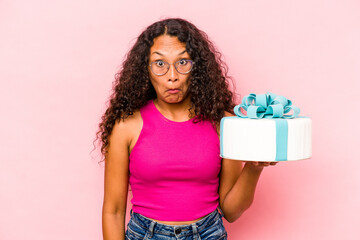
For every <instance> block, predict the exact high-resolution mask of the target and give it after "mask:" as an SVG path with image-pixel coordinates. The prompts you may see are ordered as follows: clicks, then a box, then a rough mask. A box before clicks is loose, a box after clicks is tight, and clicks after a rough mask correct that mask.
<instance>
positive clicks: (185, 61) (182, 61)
mask: <svg viewBox="0 0 360 240" xmlns="http://www.w3.org/2000/svg"><path fill="white" fill-rule="evenodd" d="M187 63H188V60H186V59H181V60H180V61H179V64H180V65H186V64H187Z"/></svg>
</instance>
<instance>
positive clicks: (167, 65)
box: [149, 59, 194, 76]
mask: <svg viewBox="0 0 360 240" xmlns="http://www.w3.org/2000/svg"><path fill="white" fill-rule="evenodd" d="M181 61H186V62H187V63H190V64H191V66H190V70H188V71H186V72H181V71H179V69H178V66H180V65H179V64H180V62H181ZM159 62H162V63H164V64H165V65H164V67H166V71H165V72H164V73H160V74H158V73H155V72H156V71H154V70H153V67H152V65H153V64H154V63H155V64H156V63H159ZM170 65H174V67H175V69H176V71H177V72H178V73H180V74H188V73H189V72H191V70H192V68H193V65H194V61H192V60H189V59H180V60H179V61H177V62H175V63H168V62H165V61H163V60H157V61H155V62H152V63H150V64H149V66H150V70H151V72H152V73H153V74H155V75H156V76H163V75H165V74H166V73H167V72H168V71H169V69H170Z"/></svg>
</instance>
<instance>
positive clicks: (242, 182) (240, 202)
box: [218, 112, 276, 223]
mask: <svg viewBox="0 0 360 240" xmlns="http://www.w3.org/2000/svg"><path fill="white" fill-rule="evenodd" d="M229 116H234V115H233V114H231V113H229V112H225V117H229ZM218 134H219V135H220V127H218ZM275 164H276V162H272V163H268V162H246V163H245V165H244V166H243V162H242V161H238V160H230V159H225V158H224V159H222V164H221V172H220V185H219V198H220V199H219V202H220V208H221V210H222V211H223V213H224V217H225V219H226V220H227V221H228V222H230V223H231V222H234V221H236V220H237V219H238V218H239V217H240V216H241V215H242V213H243V212H244V211H245V210H246V209H248V208H249V207H250V206H251V204H252V202H253V200H254V195H255V189H256V185H257V182H258V180H259V177H260V174H261V172H262V170H263V167H264V166H269V165H275Z"/></svg>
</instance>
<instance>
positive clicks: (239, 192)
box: [219, 159, 267, 223]
mask: <svg viewBox="0 0 360 240" xmlns="http://www.w3.org/2000/svg"><path fill="white" fill-rule="evenodd" d="M241 165H242V162H240V161H237V160H229V159H223V164H222V166H223V167H222V171H221V174H220V189H219V195H220V208H221V210H222V211H223V213H224V217H225V219H226V220H227V221H228V222H230V223H231V222H234V221H236V220H237V219H238V218H239V217H240V216H241V215H242V213H243V212H244V211H245V210H246V209H248V208H249V207H250V206H251V204H252V202H253V200H254V195H255V189H256V185H257V182H258V180H259V177H260V174H261V172H262V169H263V167H264V166H265V165H267V164H265V163H259V164H257V163H252V162H247V163H245V165H244V167H243V168H242V166H241Z"/></svg>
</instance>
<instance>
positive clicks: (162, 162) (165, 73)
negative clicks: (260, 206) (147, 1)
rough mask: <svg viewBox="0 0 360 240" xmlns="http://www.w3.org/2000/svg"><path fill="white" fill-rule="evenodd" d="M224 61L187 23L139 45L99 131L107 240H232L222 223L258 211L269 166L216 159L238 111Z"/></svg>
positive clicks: (158, 28)
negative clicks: (223, 131)
mask: <svg viewBox="0 0 360 240" xmlns="http://www.w3.org/2000/svg"><path fill="white" fill-rule="evenodd" d="M220 57H221V55H220V53H218V52H217V51H216V49H215V47H214V45H213V44H212V43H211V42H210V41H209V40H208V38H207V35H206V34H205V33H204V32H203V31H201V30H199V29H198V28H197V27H196V26H194V25H193V24H192V23H190V22H188V21H186V20H183V19H166V20H163V21H159V22H156V23H154V24H152V25H150V26H149V27H148V28H147V29H146V30H145V31H144V32H143V33H141V34H140V36H139V37H138V39H137V42H136V43H135V45H134V46H133V47H132V49H131V50H130V52H129V53H128V55H127V58H126V60H125V61H124V63H123V66H122V70H121V71H120V72H119V73H118V74H117V77H116V81H115V83H114V89H113V90H114V92H113V94H112V96H111V98H110V104H109V107H108V109H107V110H106V112H105V114H104V116H103V117H102V122H101V123H100V130H99V132H98V134H99V135H100V137H101V141H102V147H101V151H102V153H103V155H104V159H105V191H104V192H105V193H104V203H103V215H102V220H103V237H104V239H105V240H120V239H125V238H126V239H148V238H151V239H155V240H156V239H164V240H165V239H227V232H226V230H225V228H224V225H223V220H222V217H224V218H225V219H226V220H227V221H228V222H234V221H235V220H236V219H237V218H239V217H240V215H241V214H242V213H243V212H244V211H245V210H246V209H247V208H248V207H249V206H250V205H251V203H252V201H253V198H254V192H255V187H256V184H257V181H258V179H259V176H260V173H261V171H262V169H263V167H264V166H268V165H269V163H254V162H247V163H245V164H244V166H243V165H242V162H240V161H234V160H229V159H221V158H220V157H219V153H220V152H219V151H220V147H219V122H220V120H221V118H222V117H224V116H231V115H232V113H233V108H234V106H235V104H234V101H233V94H232V92H231V91H230V90H229V88H228V80H229V78H228V76H227V68H226V65H225V64H224V63H223V62H222V61H221V59H220ZM129 184H130V186H131V189H132V193H133V198H132V200H131V203H132V209H131V210H130V213H131V219H130V221H129V223H128V225H127V228H126V229H125V216H126V206H127V194H128V185H129Z"/></svg>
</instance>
